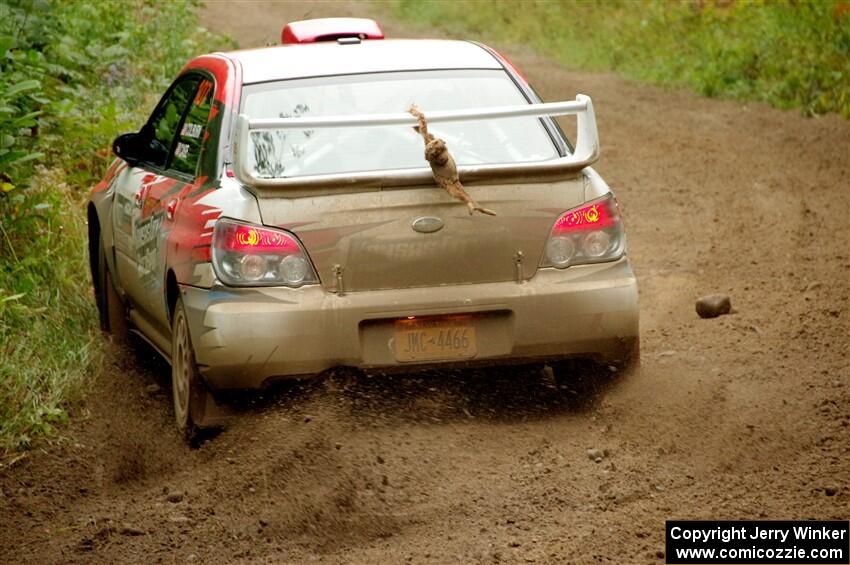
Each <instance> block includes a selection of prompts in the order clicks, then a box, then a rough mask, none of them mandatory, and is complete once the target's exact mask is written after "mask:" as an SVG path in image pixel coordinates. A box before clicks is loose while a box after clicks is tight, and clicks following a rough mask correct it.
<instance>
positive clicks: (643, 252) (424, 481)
mask: <svg viewBox="0 0 850 565" xmlns="http://www.w3.org/2000/svg"><path fill="white" fill-rule="evenodd" d="M341 12H342V13H351V11H350V10H349V9H348V8H346V6H343V5H336V4H318V5H316V6H313V7H311V8H309V9H307V8H298V7H297V6H296V7H293V6H292V5H289V4H276V5H272V6H258V5H254V4H240V5H239V8H238V9H237V10H235V11H234V10H233V9H226V8H225V7H223V6H220V5H216V4H213V5H212V6H211V7H210V8H208V11H207V13H206V14H205V19H206V20H207V22H208V25H209V26H210V27H212V28H214V29H216V30H217V31H224V32H229V33H232V34H233V35H234V36H235V37H236V38H237V39H238V40H239V41H240V43H241V44H242V45H244V46H248V45H257V44H263V43H266V42H273V41H275V40H276V38H277V37H278V33H279V29H280V25H281V24H282V23H283V22H285V21H288V20H293V19H300V18H302V17H304V16H310V17H316V16H322V15H327V14H328V13H335V14H340V13H341ZM387 28H388V31H389V33H390V34H391V35H399V34H402V33H404V32H403V31H402V29H401V28H400V27H399V26H397V25H394V24H392V23H390V24H389V25H387ZM498 47H500V48H502V50H503V52H505V53H506V54H508V55H509V56H510V57H512V58H513V59H514V60H515V62H516V63H517V64H518V65H519V66H520V68H522V69H523V70H524V72H525V74H526V76H528V77H529V78H530V80H531V81H532V82H533V83H535V84H536V86H537V88H538V89H539V90H540V91H541V93H542V94H543V96H544V97H545V98H547V99H550V100H552V99H556V98H564V97H572V96H574V95H575V93H576V92H583V93H586V94H589V95H591V96H592V97H593V99H594V102H595V105H596V108H597V114H598V119H599V131H600V135H601V139H602V147H603V156H602V159H601V161H600V162H599V164H598V167H597V169H598V170H599V171H600V173H601V174H602V175H603V176H604V178H605V179H606V180H607V181H608V182H609V183H610V184H611V186H612V187H613V188H614V189H615V190H616V191H617V194H618V196H619V198H620V202H621V205H622V208H623V211H624V216H625V221H626V224H627V229H628V233H629V238H630V239H629V244H630V250H629V251H630V255H631V257H632V260H633V262H634V266H635V270H636V271H637V274H638V277H639V281H640V287H641V288H640V291H641V295H640V299H641V323H642V329H641V337H642V345H643V363H642V366H641V368H640V370H639V371H637V372H636V373H634V374H632V375H629V376H626V377H621V376H618V375H604V374H603V375H600V376H599V377H598V382H599V386H598V387H596V388H595V389H594V388H592V387H584V388H582V387H576V388H579V389H581V390H558V389H553V388H551V387H550V386H549V381H548V380H547V379H546V378H545V375H543V374H541V372H540V371H539V370H531V369H528V370H518V369H505V370H501V371H482V372H478V373H456V374H455V373H453V374H429V375H420V376H414V377H406V378H400V377H394V378H379V377H374V378H368V379H362V380H357V381H355V380H352V379H349V378H346V377H345V376H341V375H340V376H335V377H329V378H327V379H323V380H321V381H317V382H314V383H309V384H305V385H303V386H300V387H292V388H291V389H289V390H284V391H280V392H278V393H277V394H275V395H271V396H270V398H269V399H268V400H265V401H263V402H262V403H260V404H259V405H257V406H244V407H241V408H240V411H241V417H240V419H239V421H238V422H237V423H236V424H235V425H234V426H233V428H232V429H230V430H228V431H227V432H225V433H223V434H222V435H220V436H219V437H218V438H216V439H214V440H213V441H210V442H208V443H206V444H205V445H203V446H202V447H201V448H200V449H197V450H189V449H187V448H185V447H183V445H182V444H181V442H180V440H179V439H178V437H177V435H176V433H175V432H174V431H173V429H172V428H173V425H172V422H171V418H172V416H171V412H170V405H169V402H170V401H169V396H168V394H166V392H167V391H168V387H169V385H168V382H167V381H166V380H164V379H163V378H162V376H161V375H162V374H163V373H164V372H165V370H166V369H165V368H164V367H163V366H162V364H161V363H158V362H156V361H155V360H152V361H151V362H150V363H144V362H135V361H128V360H126V359H123V360H122V359H116V360H113V361H112V362H111V363H110V365H109V366H108V367H106V368H105V370H104V374H103V375H101V377H100V381H99V383H100V384H99V385H98V389H97V392H96V393H95V394H93V395H92V396H91V397H90V400H89V401H88V402H87V403H86V405H85V406H82V407H80V408H79V410H78V413H77V414H76V418H77V420H76V422H77V423H75V424H74V426H73V428H72V430H71V432H70V437H69V439H68V440H67V441H65V442H63V444H62V445H61V446H59V447H57V448H54V449H51V450H49V451H47V452H37V453H33V454H31V455H30V456H29V457H27V458H26V459H24V460H23V461H21V462H20V463H19V464H17V465H16V466H15V467H13V468H12V469H5V470H0V560H5V561H7V562H25V561H29V562H36V563H56V562H62V563H75V562H79V563H107V562H139V563H141V562H145V563H150V562H163V563H172V562H179V563H184V562H187V561H193V560H194V561H196V562H203V563H239V562H245V563H264V562H270V563H283V562H292V563H304V562H313V561H315V562H321V563H404V562H410V563H478V562H481V563H491V562H507V563H515V562H517V563H525V562H535V563H556V562H558V563H560V562H564V563H589V562H613V563H663V561H664V559H663V553H659V552H660V551H661V550H662V549H663V535H664V534H663V531H664V520H665V519H669V518H704V519H708V518H717V519H720V518H726V519H735V518H758V517H764V518H771V519H779V518H835V519H845V520H846V519H847V518H848V517H850V453H848V451H850V427H849V426H850V382H848V374H850V370H848V364H850V356H848V342H850V327H848V326H849V324H848V322H849V320H848V316H850V310H848V294H850V258H849V257H848V251H850V227H848V220H850V204H849V203H848V192H850V122H847V121H844V120H842V119H840V118H838V117H837V116H827V117H823V118H816V119H805V118H803V117H801V116H800V115H799V114H798V113H797V112H796V111H788V112H783V111H779V110H775V109H771V108H768V107H766V106H763V105H760V104H741V103H737V102H725V101H716V100H706V99H702V98H698V97H696V96H694V95H691V94H687V93H683V92H669V91H665V90H661V89H658V88H654V87H651V86H645V85H638V84H633V83H630V82H627V81H625V80H623V79H621V78H618V77H616V76H613V75H609V74H588V73H577V72H569V71H566V70H564V69H562V68H560V67H559V66H558V65H556V64H554V63H553V62H551V61H548V60H545V59H542V58H539V57H536V56H534V55H532V54H529V53H527V52H525V51H524V50H522V49H521V48H516V47H511V46H498ZM711 292H725V293H729V294H730V295H731V297H732V302H733V306H734V308H735V313H734V314H732V315H729V316H724V317H720V318H717V319H713V320H700V319H698V318H697V316H696V314H695V313H694V300H695V298H697V297H698V296H700V295H702V294H706V293H711ZM152 385H158V386H159V387H160V390H159V391H156V390H152V389H155V388H157V387H155V386H152ZM588 449H596V450H599V451H600V452H602V453H601V455H603V457H602V460H601V461H600V462H595V461H594V460H592V459H591V458H590V457H588V454H587V451H588Z"/></svg>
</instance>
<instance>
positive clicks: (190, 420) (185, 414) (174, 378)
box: [171, 298, 211, 443]
mask: <svg viewBox="0 0 850 565" xmlns="http://www.w3.org/2000/svg"><path fill="white" fill-rule="evenodd" d="M171 336H172V337H171V339H172V347H171V390H172V395H173V397H174V418H175V420H176V422H177V429H178V430H180V433H181V434H183V436H184V437H185V438H186V440H187V441H188V442H190V443H193V442H195V441H196V440H197V439H198V438H199V435H200V433H201V431H202V430H203V429H204V427H206V424H207V421H206V412H207V405H208V402H209V401H210V400H211V399H210V398H208V397H209V394H210V393H209V391H208V390H207V387H206V385H205V384H204V382H203V380H202V379H201V376H200V374H199V373H198V365H197V364H196V363H195V352H194V349H193V348H192V340H191V337H190V335H189V323H188V320H187V318H186V309H185V307H184V306H183V299H182V298H178V299H177V303H176V304H175V306H174V318H173V320H172V323H171Z"/></svg>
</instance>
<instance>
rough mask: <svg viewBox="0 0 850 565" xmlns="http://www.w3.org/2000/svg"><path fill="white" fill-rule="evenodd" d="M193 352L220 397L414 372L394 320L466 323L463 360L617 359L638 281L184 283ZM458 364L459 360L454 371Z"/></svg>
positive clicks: (573, 271) (610, 273)
mask: <svg viewBox="0 0 850 565" xmlns="http://www.w3.org/2000/svg"><path fill="white" fill-rule="evenodd" d="M181 291H182V293H183V300H184V304H185V306H186V308H187V314H188V318H189V326H190V333H191V336H192V342H193V345H194V348H195V356H196V359H197V362H198V365H199V368H200V371H201V374H202V375H203V376H204V377H205V378H206V380H207V382H208V383H209V384H210V385H211V386H212V387H213V388H216V389H227V388H254V387H259V386H262V385H263V384H265V383H266V382H267V381H269V380H272V379H277V378H287V377H300V376H305V375H312V374H316V373H319V372H321V371H324V370H326V369H329V368H332V367H337V366H349V367H359V368H366V369H368V368H380V369H382V370H416V369H422V368H424V367H429V366H434V365H444V364H446V363H443V362H434V361H430V362H424V363H400V362H398V361H397V360H396V358H395V355H394V353H393V349H392V338H393V335H394V334H393V324H392V321H393V320H394V319H399V318H405V317H407V316H432V315H445V314H486V315H484V316H481V317H474V318H473V319H474V320H475V321H474V323H475V329H476V335H477V344H478V346H477V354H476V355H475V357H474V358H473V359H469V360H465V361H463V362H462V363H461V364H469V363H477V364H481V363H488V362H494V363H496V362H522V361H534V360H544V359H557V358H564V357H571V356H592V357H597V358H600V359H603V360H607V361H611V362H617V361H621V360H624V359H625V358H627V357H628V355H629V354H630V353H631V352H632V351H633V348H634V345H635V342H636V340H637V338H638V303H637V282H636V280H635V277H634V274H633V273H632V270H631V267H630V265H629V262H628V260H627V259H625V258H624V259H621V260H620V261H617V262H614V263H602V264H598V265H583V266H575V267H571V268H569V269H566V270H564V271H557V270H554V269H541V270H540V271H538V272H537V274H536V275H535V277H534V278H533V279H531V280H529V281H527V282H525V283H523V284H517V283H515V282H500V283H485V284H472V285H457V286H447V287H428V288H409V289H400V290H378V291H362V292H352V293H349V294H346V295H344V296H337V295H336V294H332V293H329V292H327V291H325V290H324V289H323V288H322V287H320V286H316V287H304V288H300V289H288V288H255V289H234V288H229V287H221V286H219V287H215V288H213V289H212V290H204V289H199V288H195V287H182V289H181ZM455 364H457V363H455Z"/></svg>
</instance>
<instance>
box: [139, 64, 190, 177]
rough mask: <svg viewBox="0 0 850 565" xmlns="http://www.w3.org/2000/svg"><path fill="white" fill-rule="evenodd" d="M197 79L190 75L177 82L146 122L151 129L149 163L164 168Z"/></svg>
mask: <svg viewBox="0 0 850 565" xmlns="http://www.w3.org/2000/svg"><path fill="white" fill-rule="evenodd" d="M199 80H200V79H199V78H198V77H190V78H187V79H183V80H181V81H180V82H179V83H177V85H176V86H175V87H174V88H173V89H172V90H171V92H170V93H169V95H168V98H167V99H166V100H165V101H164V102H163V103H162V104H161V105H160V106H159V108H157V110H156V113H154V115H153V116H152V117H151V120H150V122H148V127H150V128H151V130H152V131H151V139H150V146H149V148H148V155H147V159H146V160H147V161H148V162H149V163H150V164H151V165H154V166H156V167H160V168H165V166H166V164H167V163H168V156H169V154H170V153H171V146H172V143H173V141H174V136H175V135H176V134H177V128H178V127H180V122H181V120H182V118H183V114H184V113H185V111H186V108H187V106H188V105H189V102H190V101H191V100H192V97H193V96H194V95H195V90H196V88H197V86H198V81H199ZM193 172H194V171H193Z"/></svg>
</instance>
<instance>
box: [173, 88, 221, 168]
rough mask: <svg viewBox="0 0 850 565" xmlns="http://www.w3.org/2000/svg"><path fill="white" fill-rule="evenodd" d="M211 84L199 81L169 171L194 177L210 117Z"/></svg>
mask: <svg viewBox="0 0 850 565" xmlns="http://www.w3.org/2000/svg"><path fill="white" fill-rule="evenodd" d="M212 94H213V83H212V82H211V81H209V80H207V79H201V82H200V84H199V86H198V90H197V92H196V93H195V96H194V98H193V99H192V103H191V104H190V105H189V112H188V113H187V114H186V119H185V120H184V121H183V126H182V127H181V128H180V135H179V136H178V137H177V144H176V145H175V146H174V157H173V159H172V160H171V165H170V166H169V168H170V169H172V170H175V171H179V172H181V173H185V174H188V175H192V176H194V175H195V170H196V169H197V166H198V158H199V157H200V155H201V147H202V145H203V143H204V137H205V136H204V132H205V131H206V128H207V119H209V116H210V106H211V104H212Z"/></svg>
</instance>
